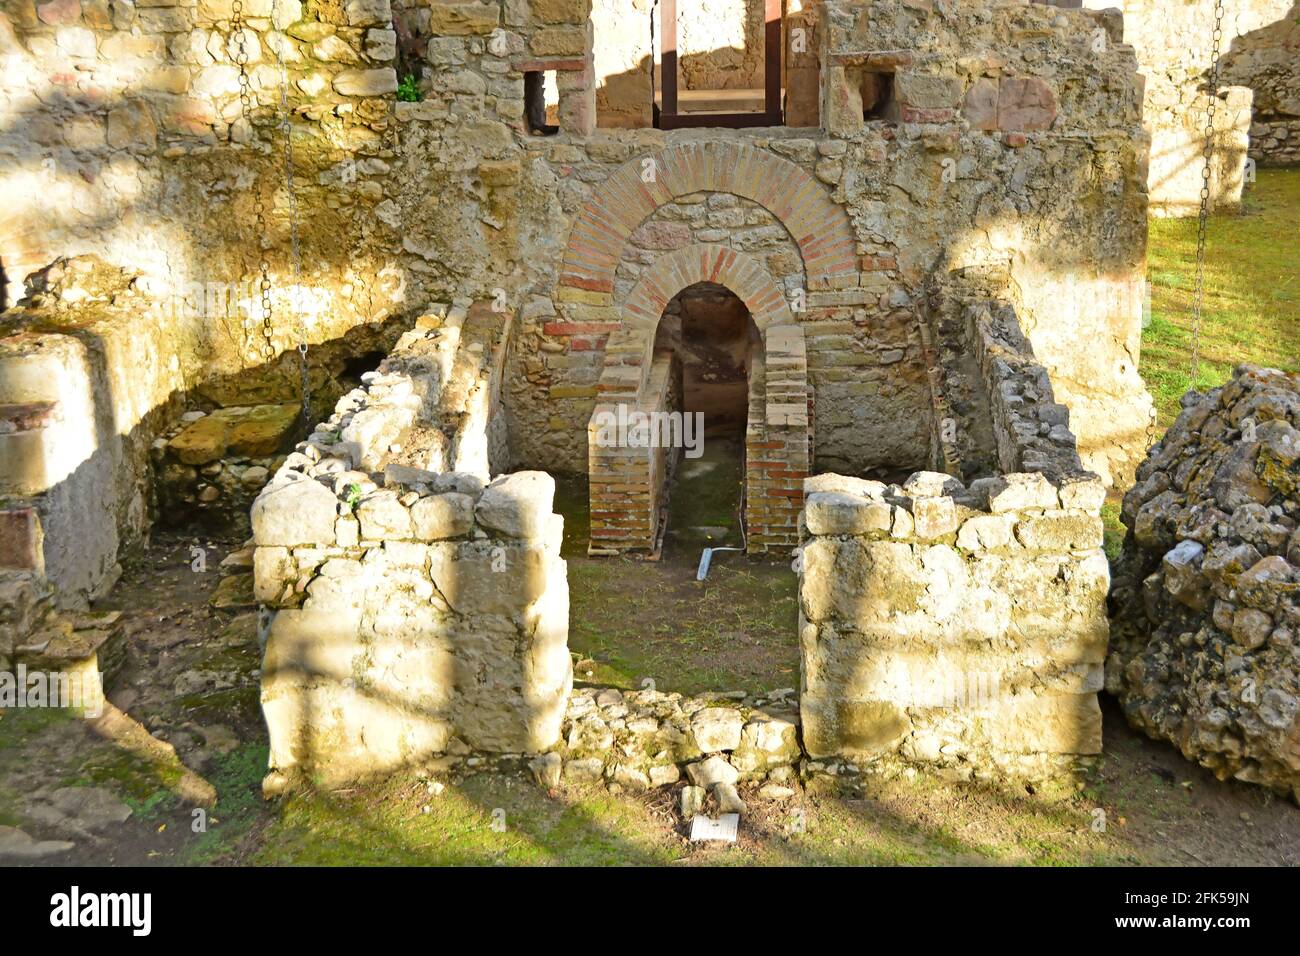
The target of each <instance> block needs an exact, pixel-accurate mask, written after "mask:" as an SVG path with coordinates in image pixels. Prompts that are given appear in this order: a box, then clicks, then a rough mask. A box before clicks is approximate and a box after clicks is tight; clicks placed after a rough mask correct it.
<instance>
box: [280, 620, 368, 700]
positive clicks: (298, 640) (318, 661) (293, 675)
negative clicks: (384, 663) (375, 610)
mask: <svg viewBox="0 0 1300 956" xmlns="http://www.w3.org/2000/svg"><path fill="white" fill-rule="evenodd" d="M360 632H361V613H360V612H359V611H356V612H353V613H352V614H340V613H339V612H338V610H337V609H336V608H328V609H324V610H322V609H316V608H303V609H301V610H285V611H278V612H276V615H275V617H274V619H273V620H272V621H271V630H270V633H269V635H268V637H267V642H266V654H265V656H264V657H263V661H262V672H263V679H262V687H263V691H264V692H265V691H267V690H272V691H275V690H280V689H283V688H287V687H290V686H292V687H300V686H302V685H304V684H307V683H310V682H314V681H317V680H319V679H327V680H330V681H338V682H341V681H343V680H345V679H347V678H350V677H351V676H352V673H353V664H354V663H355V662H356V661H357V660H358V659H359V658H360V657H361V656H362V655H364V654H365V653H366V649H365V647H364V646H363V645H362V643H361V638H360Z"/></svg>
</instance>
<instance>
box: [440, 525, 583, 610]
mask: <svg viewBox="0 0 1300 956" xmlns="http://www.w3.org/2000/svg"><path fill="white" fill-rule="evenodd" d="M562 566H563V562H561V561H560V560H559V558H558V557H556V556H554V555H553V554H552V553H549V552H548V550H547V549H545V548H542V547H540V546H537V545H526V544H515V543H509V544H507V543H495V542H491V541H487V542H478V541H475V542H444V543H439V544H434V545H432V546H431V548H430V574H431V575H432V578H433V582H434V584H435V585H436V586H437V588H438V592H439V593H440V594H441V595H442V596H443V597H444V598H445V599H446V600H447V602H448V603H449V604H450V605H451V606H452V608H453V609H454V610H455V611H457V613H460V614H484V615H504V616H506V617H509V616H512V615H515V614H519V613H521V612H522V611H523V610H524V609H525V608H527V607H528V606H529V605H530V604H532V603H533V602H534V601H536V600H538V599H539V598H541V597H542V595H543V594H545V593H546V590H547V587H548V585H549V581H550V577H551V575H552V574H556V575H558V574H562V573H563V568H562Z"/></svg>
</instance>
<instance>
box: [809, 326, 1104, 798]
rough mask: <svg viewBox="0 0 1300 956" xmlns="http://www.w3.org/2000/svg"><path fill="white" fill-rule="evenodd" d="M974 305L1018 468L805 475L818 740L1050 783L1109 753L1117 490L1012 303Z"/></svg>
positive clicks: (985, 365) (999, 430) (879, 759)
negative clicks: (1107, 506)
mask: <svg viewBox="0 0 1300 956" xmlns="http://www.w3.org/2000/svg"><path fill="white" fill-rule="evenodd" d="M959 311H961V312H962V313H963V315H964V316H965V319H966V321H967V322H968V323H969V330H968V331H969V333H970V334H971V335H974V336H975V337H976V339H977V341H978V345H977V346H976V348H975V353H976V354H975V362H974V365H975V367H976V368H977V369H979V370H980V372H981V382H982V384H983V386H984V387H985V388H986V389H987V393H986V394H985V395H984V396H983V398H982V401H981V403H980V404H981V405H982V407H983V410H984V411H983V414H984V416H985V417H986V418H987V422H986V423H985V425H986V426H987V430H988V431H991V432H992V434H993V435H995V436H996V444H997V451H998V454H997V461H998V465H999V467H1000V468H1003V469H1006V471H1005V472H1004V473H1001V474H996V473H995V474H989V475H984V476H982V477H978V478H975V479H974V480H972V481H970V482H969V484H964V483H963V482H962V481H960V480H958V479H957V478H955V477H953V476H951V475H948V474H943V473H939V472H929V471H925V472H917V473H915V474H913V475H911V476H910V477H909V478H907V480H906V481H904V482H903V483H902V484H901V485H886V484H885V483H883V482H880V481H869V480H864V479H861V478H850V477H844V476H841V475H834V474H822V475H816V476H814V477H812V478H809V479H808V480H807V481H806V482H805V492H806V493H807V496H808V497H807V500H806V503H805V508H804V513H803V518H802V532H803V543H802V545H801V547H800V551H799V562H798V567H799V571H800V577H799V592H800V619H799V640H800V646H801V651H802V655H803V672H802V680H803V686H802V690H801V696H800V707H801V713H802V718H803V739H804V746H805V748H806V749H807V751H808V753H809V755H810V756H812V757H831V756H834V757H842V758H847V759H852V760H854V761H855V762H858V763H866V764H868V765H876V764H880V765H885V766H888V765H889V764H890V763H891V762H897V761H900V760H901V761H905V762H909V763H915V764H922V765H930V766H934V767H939V768H942V771H943V772H945V773H950V774H957V775H962V776H970V775H984V774H990V773H1006V774H1010V775H1013V776H1017V777H1030V778H1034V777H1040V776H1053V775H1056V774H1058V773H1060V772H1063V771H1068V770H1072V769H1075V768H1078V767H1079V766H1081V765H1084V764H1086V763H1087V759H1088V758H1089V757H1090V756H1092V755H1095V754H1097V753H1099V752H1100V750H1101V711H1100V708H1099V706H1098V703H1097V692H1098V691H1099V690H1100V689H1101V687H1102V682H1103V680H1102V678H1103V673H1102V665H1103V661H1104V660H1105V656H1106V645H1107V639H1108V636H1109V624H1108V621H1107V618H1106V593H1107V590H1108V587H1109V582H1110V569H1109V566H1108V564H1107V561H1106V556H1105V554H1104V553H1103V551H1102V549H1101V545H1102V521H1101V506H1102V503H1103V502H1104V500H1105V487H1104V485H1103V484H1102V482H1101V479H1100V478H1099V477H1098V476H1097V475H1095V474H1093V473H1091V472H1088V471H1085V470H1084V469H1083V468H1082V467H1081V466H1080V463H1079V456H1078V453H1077V451H1076V450H1075V444H1074V436H1073V434H1072V433H1071V432H1070V430H1069V419H1068V415H1067V414H1066V413H1065V412H1064V409H1063V407H1062V406H1058V405H1056V404H1055V403H1054V402H1053V401H1052V389H1051V382H1050V379H1049V376H1048V374H1047V372H1046V371H1045V370H1044V369H1043V368H1042V366H1040V365H1038V364H1037V363H1036V362H1035V361H1034V360H1033V353H1032V351H1031V350H1030V349H1029V346H1028V342H1027V341H1026V340H1025V338H1024V336H1023V333H1022V332H1021V331H1020V328H1019V326H1018V324H1017V323H1016V320H1015V312H1014V310H1013V309H1012V308H1011V307H1010V306H1009V305H1008V304H1006V303H999V302H985V301H974V302H970V303H968V304H967V305H966V306H965V307H964V308H963V309H961V310H959ZM1013 469H1014V470H1013Z"/></svg>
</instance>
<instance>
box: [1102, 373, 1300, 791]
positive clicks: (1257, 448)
mask: <svg viewBox="0 0 1300 956" xmlns="http://www.w3.org/2000/svg"><path fill="white" fill-rule="evenodd" d="M1137 476H1138V479H1139V481H1138V484H1136V485H1135V486H1134V487H1133V488H1132V489H1131V490H1130V491H1129V493H1128V494H1127V495H1125V496H1124V508H1123V513H1122V515H1123V520H1124V523H1125V525H1127V526H1128V529H1129V530H1128V534H1127V536H1126V537H1125V540H1124V549H1123V552H1122V554H1121V555H1120V559H1119V561H1118V563H1117V565H1116V572H1115V584H1114V588H1113V591H1112V594H1111V603H1112V608H1113V613H1114V620H1115V637H1114V641H1113V644H1112V652H1111V656H1110V658H1109V659H1108V660H1107V662H1106V685H1107V689H1108V690H1110V691H1111V692H1112V693H1114V694H1116V695H1117V696H1118V697H1119V700H1120V702H1121V703H1122V704H1123V707H1124V712H1125V714H1126V715H1127V717H1128V719H1129V722H1130V723H1132V724H1133V725H1134V726H1135V727H1138V728H1140V729H1141V730H1143V731H1145V732H1146V733H1147V734H1150V735H1151V736H1152V737H1156V738H1158V739H1163V740H1168V741H1169V742H1171V743H1172V744H1173V745H1174V746H1176V747H1177V748H1178V749H1179V750H1181V751H1182V753H1183V755H1184V756H1186V757H1187V758H1188V759H1189V760H1194V761H1196V762H1197V763H1200V764H1201V765H1202V766H1205V767H1208V768H1210V770H1212V771H1213V772H1214V774H1215V775H1216V776H1218V777H1219V778H1220V779H1228V778H1232V779H1236V780H1242V781H1245V782H1247V783H1256V784H1259V785H1261V786H1265V787H1268V788H1270V789H1273V790H1277V791H1279V792H1282V793H1287V794H1290V795H1291V797H1292V798H1293V799H1295V800H1297V801H1300V530H1297V528H1298V527H1300V378H1298V377H1297V376H1296V375H1294V374H1290V375H1288V374H1286V373H1283V372H1279V371H1276V370H1272V369H1261V368H1255V367H1252V366H1240V367H1238V368H1237V369H1235V370H1234V371H1233V375H1232V378H1231V380H1230V381H1229V382H1228V383H1227V384H1226V385H1224V386H1223V387H1221V388H1217V389H1214V390H1212V391H1210V392H1207V393H1206V394H1204V395H1200V394H1198V393H1196V392H1188V393H1187V395H1186V396H1184V398H1183V411H1182V413H1181V414H1180V415H1179V417H1178V420H1177V421H1176V422H1175V423H1174V425H1173V426H1172V427H1171V428H1170V429H1169V431H1168V433H1166V435H1165V437H1164V438H1163V439H1162V440H1161V441H1160V442H1159V443H1158V444H1157V445H1155V446H1154V447H1153V448H1152V449H1151V456H1150V457H1149V458H1148V459H1147V461H1146V462H1144V463H1143V464H1142V466H1141V468H1139V469H1138V474H1137Z"/></svg>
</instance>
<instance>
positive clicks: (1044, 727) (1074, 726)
mask: <svg viewBox="0 0 1300 956" xmlns="http://www.w3.org/2000/svg"><path fill="white" fill-rule="evenodd" d="M981 724H982V730H983V732H984V734H985V735H986V736H987V739H988V740H989V741H990V743H991V744H992V745H993V746H995V747H997V749H999V750H1004V751H1011V752H1018V753H1060V754H1097V753H1101V706H1100V705H1099V704H1098V703H1097V695H1096V694H1041V695H1038V696H1030V695H1027V694H1022V695H1018V696H1015V697H1012V698H1010V699H1009V700H1003V701H1000V702H999V703H998V704H997V705H996V706H995V707H994V708H992V711H991V713H990V714H989V715H988V716H987V717H982V718H981Z"/></svg>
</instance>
